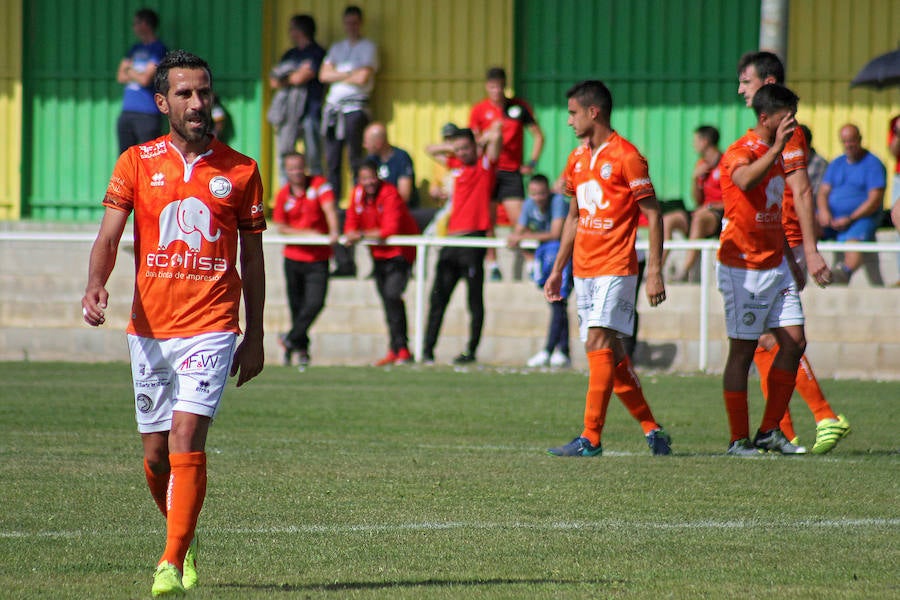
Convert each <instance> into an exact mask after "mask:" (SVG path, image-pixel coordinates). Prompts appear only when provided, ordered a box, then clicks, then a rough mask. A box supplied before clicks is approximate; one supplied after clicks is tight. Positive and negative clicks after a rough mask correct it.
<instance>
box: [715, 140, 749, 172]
mask: <svg viewBox="0 0 900 600" xmlns="http://www.w3.org/2000/svg"><path fill="white" fill-rule="evenodd" d="M751 162H753V151H752V150H750V148H747V147H744V146H742V147H739V148H729V149H728V151H727V152H725V154H724V155H722V160H721V162H720V164H721V165H722V170H723V171H725V172H726V173H728V176H729V177H731V176H733V175H734V172H735V170H737V169H738V168H740V167H746V166H747V165H749V164H750V163H751Z"/></svg>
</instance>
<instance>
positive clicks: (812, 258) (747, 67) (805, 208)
mask: <svg viewBox="0 0 900 600" xmlns="http://www.w3.org/2000/svg"><path fill="white" fill-rule="evenodd" d="M737 70H738V80H739V85H738V93H739V94H740V95H742V96H743V97H744V99H745V101H746V103H747V106H748V107H749V106H751V105H752V102H753V96H754V95H755V94H756V91H757V90H758V89H759V88H761V87H762V86H763V85H765V84H767V83H777V84H779V85H784V65H783V64H782V63H781V59H779V58H778V57H777V56H776V55H775V54H773V53H771V52H765V51H760V52H749V53H747V54H745V55H744V56H743V57H741V59H740V61H739V62H738V69H737ZM782 159H783V161H784V172H785V183H786V184H787V185H786V186H785V190H784V201H783V204H782V226H783V228H784V235H785V239H786V240H787V244H788V246H790V248H791V252H792V253H793V255H794V259H795V261H796V264H797V265H798V266H799V267H800V269H801V270H805V269H806V268H807V267H809V271H810V273H811V274H812V276H813V280H814V281H815V282H816V283H817V284H818V285H820V286H824V285H827V284H829V283H831V272H830V270H829V269H828V266H827V265H826V263H825V260H824V259H823V258H822V256H821V255H820V254H819V253H818V251H817V250H816V234H815V231H814V222H813V221H814V209H813V206H814V205H813V195H812V187H811V185H810V183H809V175H808V173H807V162H808V159H809V144H808V141H807V139H806V136H805V135H804V134H803V131H802V130H801V129H800V128H799V127H798V128H796V129H795V130H794V135H792V136H791V138H790V139H789V140H788V142H787V144H786V145H785V149H784V152H783V154H782ZM805 283H806V273H805V272H804V273H803V275H802V277H801V278H800V279H799V280H798V282H797V284H798V286H799V289H800V290H802V289H803V286H804V285H805ZM777 354H778V344H777V342H776V340H775V337H774V336H773V335H772V334H770V333H764V334H763V335H762V336H761V337H760V339H759V346H758V348H757V349H756V355H755V357H754V362H755V363H756V369H757V371H759V375H760V381H761V384H762V388H763V395H766V394H767V391H768V390H767V389H766V383H765V382H766V379H767V376H768V373H769V368H770V367H771V366H772V362H773V361H774V360H775V356H776V355H777ZM796 389H797V391H798V392H799V393H800V397H801V398H803V400H804V401H805V402H806V404H807V406H809V409H810V410H811V411H812V413H813V417H814V418H815V420H816V441H815V444H814V445H813V447H812V452H813V453H814V454H824V453H826V452H829V451H831V450H832V449H833V448H834V447H835V445H837V443H838V442H839V441H840V440H841V439H842V438H844V437H845V436H846V435H847V434H849V433H850V423H849V422H848V421H847V419H846V418H845V417H844V416H843V415H837V414H835V412H834V411H833V410H832V408H831V406H830V405H829V404H828V401H827V400H826V399H825V394H824V393H823V392H822V388H821V387H820V386H819V382H818V380H817V379H816V376H815V373H814V372H813V370H812V365H810V363H809V360H808V359H807V357H806V355H805V354H804V355H803V357H802V358H801V360H800V368H799V370H798V371H797V381H796ZM781 430H782V432H783V433H784V434H785V437H786V438H788V439H789V440H792V441H794V443H795V444H796V443H798V442H797V435H796V432H795V431H794V425H793V421H792V420H791V413H790V410H787V411H785V414H784V418H783V419H782V420H781Z"/></svg>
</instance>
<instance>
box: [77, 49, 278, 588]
mask: <svg viewBox="0 0 900 600" xmlns="http://www.w3.org/2000/svg"><path fill="white" fill-rule="evenodd" d="M155 88H156V94H155V99H156V105H157V106H158V107H159V110H160V112H161V113H163V114H164V115H167V117H168V119H169V127H170V133H169V134H168V135H165V136H162V137H160V138H157V139H155V140H153V141H151V142H148V143H147V144H142V145H137V146H132V147H131V148H129V149H128V150H126V151H125V152H124V153H123V154H122V155H121V156H120V157H119V160H118V162H117V163H116V166H115V170H114V171H113V175H112V179H111V180H110V183H109V186H108V188H107V191H106V197H105V198H104V200H103V205H104V206H105V207H106V212H105V213H104V216H103V221H102V223H101V224H100V232H99V234H98V236H97V240H96V241H95V242H94V246H93V248H92V250H91V257H90V266H89V271H88V283H87V288H86V289H85V293H84V297H83V298H82V300H81V305H82V312H83V314H84V320H85V322H87V323H88V324H89V325H92V326H95V327H96V326H99V325H102V324H103V323H104V322H105V319H106V309H107V306H108V300H109V292H108V291H107V290H106V282H107V280H108V279H109V276H110V274H111V272H112V270H113V267H114V266H115V261H116V253H117V251H118V245H119V240H120V239H121V236H122V233H123V232H124V230H125V224H126V221H127V219H128V216H129V214H131V213H132V212H134V258H135V271H136V282H135V287H134V300H133V303H132V307H131V319H130V321H129V324H128V346H129V350H130V352H131V370H132V378H133V381H134V395H135V416H136V418H137V425H138V431H139V432H140V434H141V438H142V442H143V448H144V473H145V475H146V478H147V484H148V485H149V487H150V493H151V495H152V496H153V499H154V500H155V501H156V504H157V506H158V507H159V509H160V511H161V512H162V513H163V515H164V516H165V517H166V547H165V550H164V552H163V554H162V558H161V559H160V561H159V564H158V566H157V569H156V573H155V575H154V579H153V587H152V594H153V596H154V597H161V596H165V597H170V596H181V595H182V594H184V591H185V589H190V588H192V587H194V586H196V585H197V583H198V580H197V571H196V543H195V541H193V540H194V539H195V538H194V531H195V527H196V525H197V517H198V516H199V514H200V509H201V507H202V506H203V500H204V497H205V495H206V453H205V446H206V436H207V432H208V430H209V426H210V423H211V422H212V419H213V417H215V415H216V412H217V411H218V408H219V402H220V400H221V397H222V392H223V391H224V389H225V384H226V382H227V379H228V376H229V374H230V375H231V376H235V375H237V376H238V378H237V386H238V387H240V386H241V385H243V384H244V383H246V382H247V381H249V380H251V379H253V377H255V376H256V375H258V374H259V373H260V372H261V371H262V369H263V304H264V296H265V270H264V262H263V249H262V235H261V234H262V232H263V230H265V228H266V221H265V218H264V217H263V201H262V183H261V179H260V175H259V170H258V169H257V165H256V161H254V160H253V159H251V158H248V157H246V156H244V155H242V154H239V153H237V152H235V151H234V150H232V149H231V148H229V147H228V146H226V145H225V144H223V143H222V142H220V141H218V140H217V139H216V138H215V137H214V136H212V135H211V134H210V132H211V130H212V99H213V92H212V75H211V73H210V69H209V65H208V64H207V63H206V61H204V60H203V59H201V58H199V57H197V56H194V55H193V54H189V53H187V52H185V51H183V50H177V51H174V52H170V53H169V54H167V55H166V57H165V58H164V59H163V61H162V62H161V63H160V64H159V66H158V67H157V72H156V79H155ZM238 248H240V259H239V260H240V274H239V271H238V265H237V261H238ZM242 293H243V298H244V304H245V326H246V330H245V331H244V338H243V340H242V341H241V342H240V344H238V345H237V348H236V349H235V345H236V344H237V338H238V335H239V334H240V328H239V325H238V312H239V307H240V302H241V295H242Z"/></svg>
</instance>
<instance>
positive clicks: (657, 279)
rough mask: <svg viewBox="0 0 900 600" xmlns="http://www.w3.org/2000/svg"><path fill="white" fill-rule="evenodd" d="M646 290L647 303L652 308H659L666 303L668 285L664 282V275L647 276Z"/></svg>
mask: <svg viewBox="0 0 900 600" xmlns="http://www.w3.org/2000/svg"><path fill="white" fill-rule="evenodd" d="M644 290H645V291H646V292H647V301H648V302H650V306H659V305H660V304H662V303H663V302H665V301H666V284H665V283H664V282H663V277H662V273H655V274H649V275H647V277H646V279H645V280H644Z"/></svg>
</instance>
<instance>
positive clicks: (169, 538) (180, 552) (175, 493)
mask: <svg viewBox="0 0 900 600" xmlns="http://www.w3.org/2000/svg"><path fill="white" fill-rule="evenodd" d="M169 465H170V466H171V468H172V477H171V478H170V480H169V492H168V504H167V506H168V509H169V514H168V516H167V517H166V549H165V551H164V552H163V555H162V558H160V562H163V561H168V562H170V563H172V564H173V565H175V566H176V567H178V568H179V569H181V570H183V567H184V555H185V554H187V551H188V546H190V544H191V540H192V539H193V538H194V529H195V528H196V527H197V517H199V516H200V509H201V508H202V507H203V500H204V499H205V498H206V453H205V452H181V453H177V454H170V455H169Z"/></svg>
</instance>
